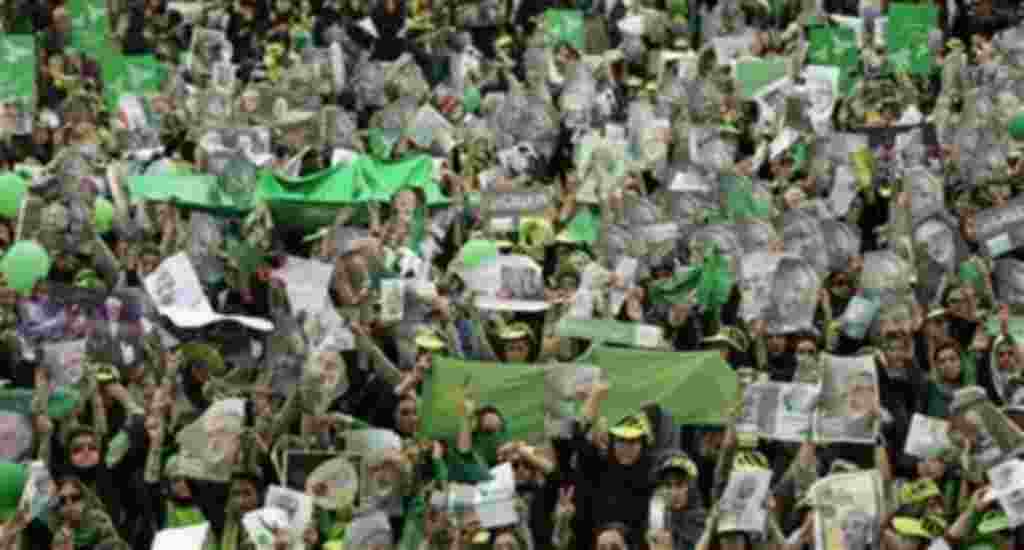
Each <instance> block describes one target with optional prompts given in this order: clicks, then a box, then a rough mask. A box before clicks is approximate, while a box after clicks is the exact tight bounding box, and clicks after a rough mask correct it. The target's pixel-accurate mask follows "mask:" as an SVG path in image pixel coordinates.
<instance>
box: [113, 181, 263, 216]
mask: <svg viewBox="0 0 1024 550" xmlns="http://www.w3.org/2000/svg"><path fill="white" fill-rule="evenodd" d="M128 188H129V189H130V190H131V194H132V199H133V200H144V201H154V202H173V203H175V204H179V205H182V206H189V207H193V208H210V209H227V210H232V211H238V210H243V209H242V208H240V207H239V206H238V205H236V204H234V203H233V202H231V201H230V198H229V197H228V196H226V195H224V194H223V193H222V192H221V191H220V188H219V185H218V182H217V176H212V175H209V174H189V175H170V174H165V175H159V176H130V177H129V178H128Z"/></svg>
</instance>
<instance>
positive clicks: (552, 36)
mask: <svg viewBox="0 0 1024 550" xmlns="http://www.w3.org/2000/svg"><path fill="white" fill-rule="evenodd" d="M544 31H545V33H546V34H547V36H548V40H550V41H551V44H552V45H560V44H568V45H570V46H572V47H573V48H575V49H576V50H578V51H581V52H582V51H583V50H584V49H585V47H586V31H585V28H584V26H583V12H582V11H581V10H553V9H550V10H547V11H545V12H544Z"/></svg>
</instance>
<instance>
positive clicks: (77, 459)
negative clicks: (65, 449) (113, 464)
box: [69, 434, 100, 468]
mask: <svg viewBox="0 0 1024 550" xmlns="http://www.w3.org/2000/svg"><path fill="white" fill-rule="evenodd" d="M69 449H70V451H71V464H72V465H74V466H75V467H76V468H92V467H94V466H96V465H97V464H99V462H100V446H99V443H97V442H96V436H94V435H92V434H80V435H77V436H75V438H74V439H73V440H72V441H71V445H69Z"/></svg>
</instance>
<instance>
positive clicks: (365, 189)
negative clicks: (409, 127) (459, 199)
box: [259, 155, 450, 230]
mask: <svg viewBox="0 0 1024 550" xmlns="http://www.w3.org/2000/svg"><path fill="white" fill-rule="evenodd" d="M405 187H412V188H417V189H421V190H422V191H423V193H424V195H425V196H426V201H427V205H428V206H441V205H445V204H448V203H449V202H450V199H448V198H447V197H445V196H444V194H443V193H442V192H441V189H440V187H438V185H437V182H435V181H434V180H433V162H432V160H431V159H430V157H427V156H414V157H409V158H407V159H403V160H399V161H381V160H377V159H375V158H373V157H371V156H368V155H363V156H359V157H357V158H356V159H355V160H353V161H352V162H350V163H349V164H348V165H346V166H336V167H333V168H329V169H327V170H324V171H322V172H319V173H316V174H312V175H310V176H305V177H302V178H283V177H280V176H277V175H275V174H273V173H271V172H264V173H263V174H262V175H261V177H260V185H259V195H260V197H261V199H263V200H266V201H267V203H268V204H269V205H270V208H271V211H272V212H273V214H274V219H275V223H284V222H287V223H288V224H290V225H293V226H300V227H301V228H302V229H304V230H312V229H315V228H317V227H320V226H322V225H325V224H329V223H331V221H332V220H333V215H334V212H335V209H336V208H337V207H339V206H343V205H352V204H356V205H362V204H366V203H370V202H387V201H388V200H390V198H391V196H392V195H393V194H394V193H395V192H397V191H398V190H400V189H402V188H405Z"/></svg>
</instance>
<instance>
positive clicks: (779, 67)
mask: <svg viewBox="0 0 1024 550" xmlns="http://www.w3.org/2000/svg"><path fill="white" fill-rule="evenodd" d="M787 76H789V60H788V59H786V58H785V57H771V58H768V59H757V58H744V59H741V60H739V61H738V62H737V63H736V82H737V83H738V84H739V90H740V96H741V97H743V99H753V98H754V97H755V96H756V95H757V93H758V92H760V91H761V90H763V89H764V88H765V87H767V86H768V85H769V84H772V83H775V82H778V81H779V80H782V79H784V78H786V77H787Z"/></svg>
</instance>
